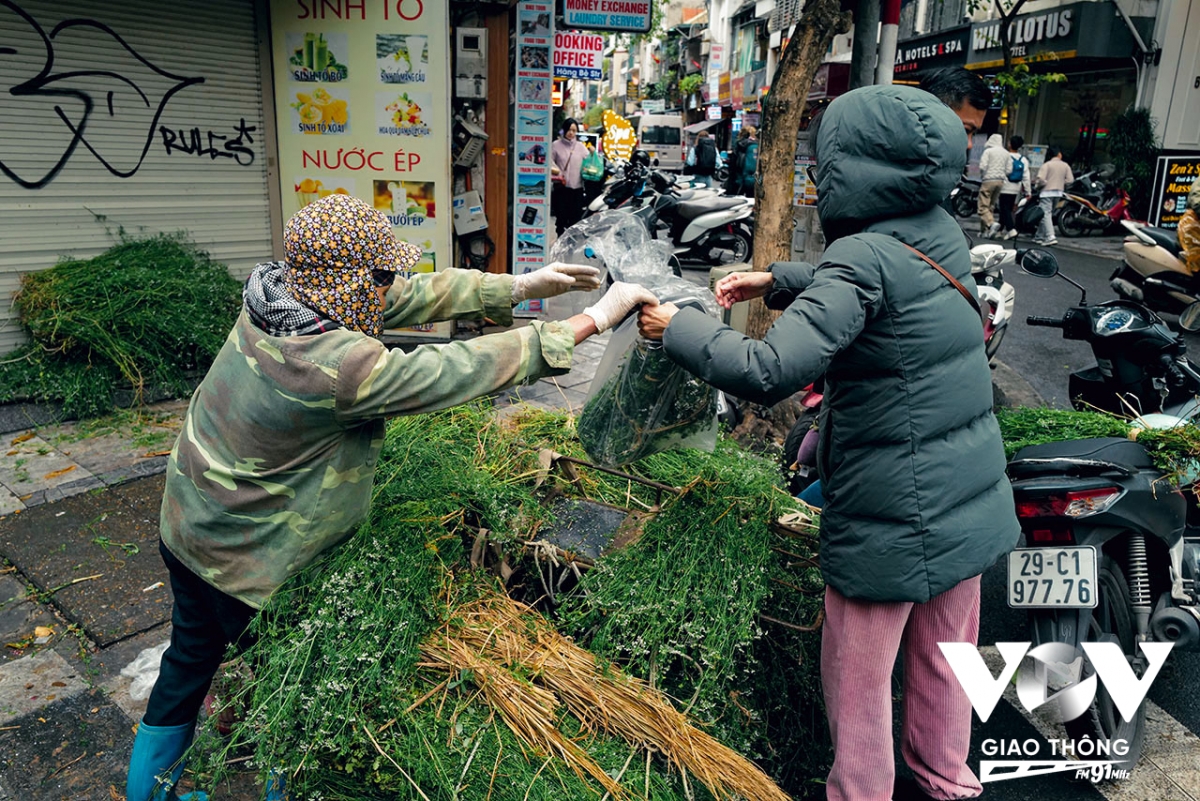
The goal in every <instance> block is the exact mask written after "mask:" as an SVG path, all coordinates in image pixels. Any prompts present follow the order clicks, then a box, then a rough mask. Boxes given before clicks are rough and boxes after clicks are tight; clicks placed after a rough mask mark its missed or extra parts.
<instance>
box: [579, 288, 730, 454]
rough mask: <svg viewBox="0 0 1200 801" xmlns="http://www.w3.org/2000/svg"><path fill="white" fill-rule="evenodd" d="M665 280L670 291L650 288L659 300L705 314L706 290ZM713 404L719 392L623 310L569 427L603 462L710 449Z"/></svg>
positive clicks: (713, 434) (713, 429)
mask: <svg viewBox="0 0 1200 801" xmlns="http://www.w3.org/2000/svg"><path fill="white" fill-rule="evenodd" d="M672 278H674V276H672ZM665 283H667V284H670V285H671V286H672V287H673V290H674V291H670V290H665V289H664V287H663V286H660V287H658V288H657V289H655V290H652V291H654V292H655V294H656V295H658V296H659V299H660V300H662V301H663V302H674V303H677V304H679V305H681V306H683V305H686V306H691V307H694V308H699V309H703V310H705V311H706V313H709V314H713V312H711V311H708V310H707V309H705V304H704V303H703V302H702V294H701V293H704V292H707V290H703V289H701V288H700V287H695V286H692V285H691V284H688V283H687V282H686V281H683V280H682V279H675V280H674V281H669V282H665ZM680 285H684V286H680ZM708 294H709V300H711V301H712V305H713V308H716V301H715V300H712V294H711V293H708ZM681 295H688V296H690V295H700V297H686V298H685V297H681ZM718 404H719V392H718V391H717V390H716V389H714V388H713V387H711V386H709V385H708V384H706V383H704V382H703V381H701V380H700V379H699V378H696V377H695V376H693V375H692V374H691V373H689V372H688V371H687V370H684V369H683V368H682V367H680V366H678V365H677V364H675V362H673V361H671V359H670V357H668V356H667V353H666V351H665V350H664V349H663V346H662V343H661V342H651V341H649V340H647V339H643V338H642V337H640V336H639V335H638V331H637V318H636V317H631V318H629V319H628V320H626V321H625V322H624V323H622V324H621V325H619V326H618V327H617V328H616V330H615V331H613V334H612V338H611V339H610V340H609V343H608V347H607V349H605V351H604V356H603V358H602V359H601V360H600V364H599V365H598V366H597V368H596V376H595V378H593V379H592V385H591V388H590V390H589V392H588V401H587V404H586V405H585V406H584V407H583V411H582V412H581V413H580V415H579V420H578V421H577V423H576V430H577V432H578V434H579V441H580V442H581V443H582V444H583V448H584V450H585V451H587V454H588V457H589V458H591V459H592V461H594V462H596V463H597V464H600V465H604V466H607V467H616V466H620V465H626V464H630V463H632V462H636V461H638V460H639V459H642V458H645V457H646V456H649V455H651V454H654V453H659V452H661V451H666V450H674V449H678V448H699V449H701V450H706V451H712V450H713V448H715V447H716V445H717V412H718Z"/></svg>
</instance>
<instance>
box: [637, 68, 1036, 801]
mask: <svg viewBox="0 0 1200 801" xmlns="http://www.w3.org/2000/svg"><path fill="white" fill-rule="evenodd" d="M822 116H823V119H820V118H819V124H818V125H816V129H817V130H816V131H815V132H813V129H812V128H811V127H810V132H811V134H810V135H811V137H812V138H813V139H815V145H816V148H815V151H816V157H817V165H816V180H817V212H818V214H819V216H820V220H821V228H822V229H823V230H824V232H825V236H826V238H827V240H828V242H829V245H828V248H827V249H826V250H825V254H824V258H823V261H822V263H821V264H820V265H819V266H817V267H814V266H813V265H810V264H803V263H799V262H777V263H775V264H773V265H772V266H771V269H770V271H769V272H739V273H733V274H731V275H729V276H727V277H725V278H723V279H721V280H720V281H719V282H718V283H717V287H716V295H717V300H718V302H719V303H721V305H722V306H724V307H725V308H729V307H730V306H731V305H732V304H733V303H735V302H742V301H746V300H750V299H751V298H756V297H763V298H764V300H765V301H766V302H767V305H768V307H769V308H771V309H775V310H780V311H782V314H781V315H780V316H779V317H778V318H777V319H776V321H775V322H774V324H773V325H772V326H771V328H770V329H769V330H768V331H767V332H766V335H765V336H764V337H763V338H762V339H761V340H758V339H751V338H749V337H747V336H745V335H743V334H741V333H739V332H737V331H735V330H733V329H732V328H730V327H728V326H726V325H723V324H721V323H720V322H719V321H718V320H715V319H713V318H711V317H708V316H707V315H705V314H703V313H702V312H698V311H696V310H693V309H678V308H677V307H675V306H674V304H670V303H666V304H663V305H660V306H644V307H643V308H642V311H641V314H640V315H639V318H638V324H639V329H640V331H641V333H642V335H643V336H645V337H646V338H648V339H652V340H657V339H661V340H662V342H663V348H664V350H665V352H666V354H667V356H668V357H669V358H670V359H672V360H673V361H675V362H676V363H678V364H680V365H682V366H683V367H685V368H686V369H688V370H689V371H690V372H692V373H694V374H695V375H697V376H699V377H701V378H702V379H704V380H705V381H707V382H708V383H710V384H712V385H713V386H715V387H717V388H719V389H722V390H724V391H725V392H728V393H731V394H733V395H737V396H739V397H742V398H747V399H749V400H752V401H753V402H755V403H761V404H764V405H773V404H775V403H778V402H780V401H782V400H784V399H785V398H787V397H788V396H790V395H792V394H793V393H795V392H796V391H798V390H799V389H801V388H802V387H804V386H806V385H807V384H809V383H811V382H812V381H813V380H814V379H816V378H817V377H818V376H821V375H824V376H825V401H824V403H823V408H822V410H821V422H820V425H819V427H818V431H819V432H820V438H819V444H818V447H817V464H818V470H819V473H820V476H821V486H822V491H823V493H824V496H825V505H824V508H823V509H822V512H821V543H820V551H821V572H822V574H823V576H824V578H825V582H826V585H827V587H826V591H825V610H826V616H825V623H824V625H823V627H822V639H821V682H822V687H823V691H824V696H825V707H826V711H827V713H828V716H829V727H830V731H831V733H832V736H833V746H834V763H833V769H832V771H831V772H830V774H829V777H828V780H827V783H826V794H827V798H828V799H830V801H891V799H893V798H895V799H899V798H905V797H914V795H915V793H917V792H919V793H923V794H924V797H932V798H939V799H950V798H974V797H976V796H978V795H980V793H981V792H982V791H983V788H982V785H981V784H980V783H979V780H978V779H977V778H976V776H975V774H974V773H973V772H972V771H971V769H970V767H969V766H968V765H967V756H968V753H969V751H970V743H971V703H970V701H969V700H968V698H967V695H966V693H965V692H963V690H962V688H961V687H960V686H959V684H958V682H957V680H956V679H955V677H954V673H953V671H952V670H951V668H950V666H949V664H948V663H947V662H946V659H945V657H944V656H943V655H942V653H941V651H940V649H939V648H938V643H939V642H969V643H972V644H974V643H975V642H976V640H977V638H978V634H979V605H980V598H979V586H980V575H981V574H982V573H983V571H985V570H987V569H988V568H989V567H990V566H991V565H992V564H994V563H995V562H996V560H997V559H999V558H1000V557H1001V556H1002V555H1004V554H1005V553H1007V552H1008V551H1009V550H1011V549H1012V548H1013V546H1015V545H1016V542H1017V538H1018V536H1019V534H1020V527H1019V525H1018V523H1017V518H1016V513H1015V510H1014V506H1013V495H1012V488H1011V487H1010V486H1009V483H1008V479H1007V478H1006V476H1005V472H1004V470H1005V459H1004V445H1003V443H1002V441H1001V439H1000V429H999V426H998V425H997V423H996V418H995V417H994V416H993V414H992V381H991V371H990V370H989V369H988V361H987V355H986V354H985V352H984V348H983V336H982V333H981V328H980V325H979V312H978V308H977V306H975V304H974V302H973V300H972V299H973V297H974V295H973V292H972V290H969V289H966V288H965V287H963V286H962V285H963V284H964V283H965V284H968V285H970V286H972V287H973V286H974V282H973V281H972V280H971V264H970V254H969V252H968V250H967V243H966V240H965V239H964V238H963V235H962V230H961V229H960V228H959V226H958V224H957V223H956V222H955V221H954V219H953V218H952V217H951V216H950V215H948V214H947V213H946V212H945V211H944V210H943V209H942V208H941V207H940V206H939V204H940V202H941V200H942V198H944V197H945V196H946V195H947V194H948V193H949V191H950V188H951V187H953V186H954V184H955V182H956V181H957V180H958V176H959V174H960V173H961V172H962V169H963V166H964V165H965V164H966V152H967V151H966V137H965V136H964V134H963V127H962V123H961V120H960V119H959V118H958V117H957V116H956V115H955V114H954V113H953V112H952V111H951V110H950V109H949V108H947V107H946V106H945V105H944V104H943V103H942V102H940V101H939V100H937V99H936V98H934V97H932V96H930V95H929V94H927V93H925V92H922V91H920V90H918V89H914V88H912V87H907V86H871V87H865V88H862V89H856V90H854V91H852V92H848V93H847V94H844V95H842V96H840V97H838V98H836V99H835V100H834V101H833V102H832V103H830V105H829V107H828V109H826V111H825V112H824V114H823V115H822ZM927 259H928V260H929V261H927ZM934 263H936V264H938V265H940V267H941V268H942V269H943V270H944V271H945V272H944V273H943V272H940V271H939V270H938V269H936V268H935V267H934V266H933V265H934ZM902 647H903V654H904V657H903V658H904V706H903V710H904V721H903V724H902V728H901V732H902V734H901V737H902V740H901V753H902V754H903V757H904V760H905V761H906V762H907V763H908V764H909V766H910V767H911V768H912V770H913V772H914V773H915V774H916V782H917V785H918V788H917V789H916V790H914V789H912V788H908V789H904V788H903V787H901V788H896V787H894V776H895V769H894V766H893V759H892V672H893V668H894V663H895V661H896V658H897V655H898V653H899V652H900V651H901V648H902ZM915 797H922V796H919V795H915Z"/></svg>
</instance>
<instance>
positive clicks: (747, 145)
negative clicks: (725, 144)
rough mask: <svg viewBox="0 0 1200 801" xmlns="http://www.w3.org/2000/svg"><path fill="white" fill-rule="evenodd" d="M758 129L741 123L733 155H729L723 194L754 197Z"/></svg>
mask: <svg viewBox="0 0 1200 801" xmlns="http://www.w3.org/2000/svg"><path fill="white" fill-rule="evenodd" d="M757 133H758V131H757V130H756V129H755V127H754V126H753V125H743V126H742V130H740V131H738V138H737V142H736V143H735V144H734V146H733V155H732V156H730V157H729V178H728V179H726V181H725V194H727V195H746V196H747V197H754V180H755V176H756V174H757V173H758V140H757V139H756V138H755V136H756V135H757Z"/></svg>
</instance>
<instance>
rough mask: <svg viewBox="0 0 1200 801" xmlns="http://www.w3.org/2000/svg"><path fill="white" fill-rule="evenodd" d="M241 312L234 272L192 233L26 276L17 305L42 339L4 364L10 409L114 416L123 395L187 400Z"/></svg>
mask: <svg viewBox="0 0 1200 801" xmlns="http://www.w3.org/2000/svg"><path fill="white" fill-rule="evenodd" d="M240 306H241V287H240V285H239V284H238V282H237V281H235V280H234V279H233V278H232V277H231V276H230V275H229V272H228V270H227V269H226V267H225V266H224V265H222V264H219V263H217V262H213V261H211V260H210V259H209V258H208V255H207V254H206V253H204V252H203V251H201V250H198V249H197V248H196V247H195V246H194V245H192V244H190V243H189V242H187V241H186V240H185V239H184V238H183V237H182V235H177V236H167V235H160V236H155V237H151V238H148V239H131V240H126V241H123V242H121V243H120V244H118V245H117V246H115V247H113V248H111V249H109V250H107V251H105V252H104V253H101V254H100V255H99V256H96V257H94V258H91V259H71V260H67V261H63V262H61V263H59V264H57V265H56V266H54V267H52V268H50V269H48V270H43V271H41V272H36V273H29V274H28V275H25V276H24V277H23V278H22V279H21V289H20V291H19V292H18V293H17V294H16V296H15V298H14V307H15V308H16V310H17V313H18V314H19V315H20V319H21V324H22V325H23V326H24V327H25V328H26V330H27V331H28V332H29V335H30V337H31V338H32V339H33V342H32V343H31V344H30V345H28V346H26V347H25V348H24V349H22V350H20V351H18V352H17V353H15V354H11V355H9V356H8V357H7V358H6V359H5V363H4V364H2V365H0V387H2V388H3V389H0V402H3V401H11V400H22V399H29V400H38V401H60V402H62V403H63V404H64V412H65V413H66V414H67V415H68V416H88V415H95V414H97V413H100V412H102V411H106V410H108V409H111V407H112V402H113V395H112V393H113V390H114V389H120V388H122V387H125V388H131V389H132V390H133V391H134V393H135V396H137V397H140V396H141V393H142V390H143V388H144V387H145V386H146V385H152V386H160V387H166V388H168V389H171V390H173V391H175V392H177V393H180V394H186V393H187V392H189V391H190V384H189V379H191V378H193V377H195V376H197V375H199V374H202V373H203V371H204V370H206V369H207V368H208V366H209V364H211V362H212V360H213V358H214V357H215V356H216V354H217V351H218V350H220V348H221V346H222V344H223V343H224V341H225V338H226V336H227V335H228V333H229V329H230V327H231V326H232V325H233V322H234V320H235V319H236V317H237V313H238V309H239V308H240Z"/></svg>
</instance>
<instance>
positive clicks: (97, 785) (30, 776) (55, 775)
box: [0, 690, 133, 801]
mask: <svg viewBox="0 0 1200 801" xmlns="http://www.w3.org/2000/svg"><path fill="white" fill-rule="evenodd" d="M9 727H17V728H9ZM5 728H6V729H7V730H6V731H0V782H2V783H3V786H5V787H7V788H8V792H10V793H11V794H12V797H13V798H14V799H20V800H21V801H76V800H77V799H78V800H79V801H100V799H110V798H121V797H122V796H123V794H124V789H125V788H124V785H125V773H126V771H127V769H128V766H129V752H130V750H131V749H132V746H133V731H132V723H131V722H130V720H129V718H127V717H125V713H124V712H122V711H121V710H120V708H119V707H117V705H116V704H114V703H112V702H111V701H110V700H108V699H107V698H105V696H104V693H103V692H102V691H100V690H92V691H86V692H82V693H79V694H76V695H74V696H72V697H71V698H68V699H65V700H63V699H61V698H60V699H58V700H55V701H53V702H52V703H50V704H48V705H46V706H44V707H43V708H41V709H38V710H36V711H33V712H30V713H28V714H26V715H24V716H22V717H19V718H15V719H12V720H10V721H9V722H8V723H7V724H6V726H5ZM110 788H112V789H111V790H110ZM114 793H115V794H114Z"/></svg>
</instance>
